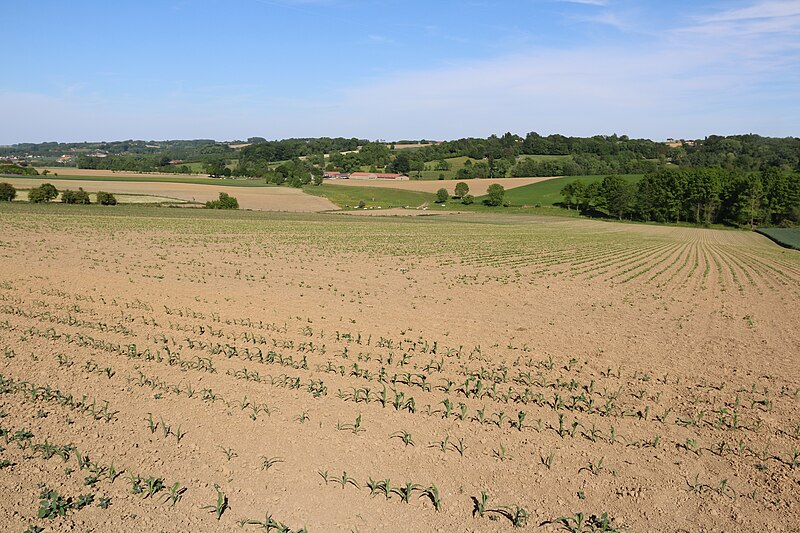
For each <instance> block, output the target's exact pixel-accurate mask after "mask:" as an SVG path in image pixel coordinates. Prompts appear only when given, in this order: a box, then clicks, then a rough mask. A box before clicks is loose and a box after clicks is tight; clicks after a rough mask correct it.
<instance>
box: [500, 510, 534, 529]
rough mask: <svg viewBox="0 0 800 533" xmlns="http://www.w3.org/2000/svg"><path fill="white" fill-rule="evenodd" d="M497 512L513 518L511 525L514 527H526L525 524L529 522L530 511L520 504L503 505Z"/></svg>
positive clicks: (510, 518)
mask: <svg viewBox="0 0 800 533" xmlns="http://www.w3.org/2000/svg"><path fill="white" fill-rule="evenodd" d="M496 512H498V513H499V514H502V515H503V516H505V517H506V518H508V519H509V520H511V525H513V526H514V527H525V524H527V523H528V511H526V510H525V509H524V508H523V507H520V506H519V505H514V506H513V507H501V508H500V509H497V510H496Z"/></svg>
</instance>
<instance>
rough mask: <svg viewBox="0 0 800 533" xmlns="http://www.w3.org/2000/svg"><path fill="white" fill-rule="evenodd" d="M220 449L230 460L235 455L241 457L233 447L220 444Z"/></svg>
mask: <svg viewBox="0 0 800 533" xmlns="http://www.w3.org/2000/svg"><path fill="white" fill-rule="evenodd" d="M219 449H220V450H222V453H224V454H225V458H226V459H227V460H228V462H230V460H231V459H233V458H234V457H239V454H238V453H236V452H235V451H233V448H225V447H223V446H219Z"/></svg>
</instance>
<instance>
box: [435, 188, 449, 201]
mask: <svg viewBox="0 0 800 533" xmlns="http://www.w3.org/2000/svg"><path fill="white" fill-rule="evenodd" d="M448 198H450V193H448V192H447V189H445V188H441V189H439V190H438V191H436V203H439V204H443V203H445V202H446V201H447V199H448Z"/></svg>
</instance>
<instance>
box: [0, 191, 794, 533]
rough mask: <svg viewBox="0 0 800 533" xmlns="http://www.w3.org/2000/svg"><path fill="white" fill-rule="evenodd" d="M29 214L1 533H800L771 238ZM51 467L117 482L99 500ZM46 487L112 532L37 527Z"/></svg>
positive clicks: (0, 218) (785, 332)
mask: <svg viewBox="0 0 800 533" xmlns="http://www.w3.org/2000/svg"><path fill="white" fill-rule="evenodd" d="M27 209H28V210H27V211H26V210H23V209H22V208H16V207H15V209H14V210H5V211H4V210H2V209H0V264H2V265H3V268H2V269H1V270H0V375H2V376H3V383H2V384H0V412H2V413H3V418H0V427H2V428H3V430H4V431H5V432H6V433H5V434H6V441H7V442H3V440H2V438H0V444H2V445H3V448H4V450H3V451H0V461H2V460H4V459H6V460H8V461H9V463H10V464H8V465H6V466H4V467H3V468H2V469H0V480H2V482H0V524H2V527H0V529H3V530H4V531H23V530H24V529H25V528H26V527H28V525H29V524H32V523H35V524H39V525H41V526H44V527H47V528H48V530H54V531H67V530H75V531H87V530H93V531H131V532H133V531H137V532H138V531H161V530H165V531H242V529H240V527H239V521H241V520H248V519H260V520H264V519H265V516H266V515H272V517H273V519H276V520H279V521H281V522H284V523H286V524H287V525H288V526H290V527H292V528H293V529H298V528H300V527H302V526H308V530H309V531H312V532H319V531H325V532H329V531H479V532H496V531H516V529H515V528H513V527H512V523H511V520H510V519H509V512H510V511H509V508H510V509H511V511H513V508H514V506H516V505H519V506H520V507H522V508H524V509H525V510H526V512H527V514H528V515H529V518H528V520H527V525H526V526H525V529H523V531H524V530H529V531H545V532H552V531H557V530H563V529H561V528H560V526H559V525H558V524H550V525H541V526H540V524H542V523H543V522H546V521H550V520H554V519H557V518H559V517H574V516H575V513H578V512H581V513H584V514H585V516H586V517H589V516H590V515H596V516H597V517H600V516H601V515H602V513H604V512H607V513H608V515H609V516H610V517H612V518H613V519H614V522H613V523H614V524H616V525H619V526H624V527H625V530H626V531H638V532H676V531H709V532H711V531H717V532H722V531H737V532H763V531H797V509H798V506H800V485H799V484H800V465H798V466H793V465H792V462H793V460H794V459H793V455H792V454H793V452H792V450H793V449H794V450H796V449H799V448H800V428H799V427H798V424H800V360H798V354H800V315H798V313H797V309H798V302H800V254H798V253H797V252H794V251H790V250H783V249H780V248H778V247H777V246H775V245H773V244H772V243H770V242H769V241H768V240H767V239H765V238H763V237H761V236H759V235H756V234H753V233H746V232H734V231H717V230H701V229H688V228H670V227H653V226H641V225H624V224H613V223H602V222H592V221H585V220H573V219H554V218H522V217H509V218H506V219H494V218H491V217H482V216H474V215H473V216H466V215H465V216H461V217H429V218H424V217H423V218H408V219H405V218H359V217H342V216H331V215H266V214H259V215H253V214H247V213H243V214H224V217H223V216H222V215H223V214H220V213H208V212H204V211H201V212H197V213H186V212H184V211H179V212H175V211H178V210H166V209H161V210H159V209H151V210H144V209H143V210H142V213H144V214H145V215H146V216H138V215H135V214H130V215H120V214H113V213H118V212H109V213H112V214H108V215H106V214H102V213H103V211H102V210H99V209H90V208H85V209H84V208H79V209H76V210H70V208H69V207H68V206H50V207H47V206H45V207H36V206H31V207H28V208H27ZM259 217H260V218H259ZM3 354H4V355H3ZM9 380H13V383H12V382H10V381H9ZM23 381H24V382H27V384H22V383H21V382H23ZM36 387H49V389H45V388H36ZM384 387H385V390H386V398H387V400H386V401H385V404H384V400H383V399H382V394H383V390H384ZM55 390H58V391H60V396H59V395H57V394H56V393H55V392H54V391H55ZM66 395H72V396H71V398H72V402H73V403H74V402H76V401H78V400H79V399H80V398H82V397H83V396H84V395H86V399H84V400H83V402H82V403H83V405H88V406H89V407H70V405H69V403H70V402H69V401H67V400H65V399H64V398H65V396H66ZM412 398H413V401H411V400H412ZM106 401H107V402H108V408H107V410H103V406H104V405H105V404H104V402H106ZM93 402H96V403H93ZM393 404H396V405H397V407H398V408H397V409H396V408H395V407H394V405H393ZM92 405H94V414H93V412H92V407H91V406H92ZM461 405H463V407H461ZM450 406H452V407H450ZM462 409H463V416H462ZM521 411H523V412H524V413H525V418H524V420H523V423H522V426H521V427H520V426H519V424H518V423H517V421H518V420H519V418H518V413H519V412H521ZM151 415H152V420H153V423H154V424H158V427H155V428H154V431H153V432H151V430H150V429H149V422H148V421H147V420H148V419H150V418H151ZM106 418H109V419H110V420H108V421H106V420H105V419H106ZM462 418H463V419H462ZM576 422H577V424H576ZM164 424H166V425H167V426H169V428H170V429H169V431H167V432H165V431H164V427H165V426H164ZM23 430H29V431H30V432H31V433H32V437H30V438H29V439H27V438H26V436H25V433H17V432H18V431H23ZM402 431H406V432H408V433H409V434H410V436H411V438H412V439H413V442H414V445H411V444H409V445H404V443H403V440H402V438H401V434H400V433H398V432H402ZM184 433H185V434H184ZM181 434H183V436H181V437H180V438H179V437H178V435H181ZM15 435H16V436H15ZM45 439H47V441H48V443H54V444H57V445H63V444H67V443H72V444H74V445H75V446H76V447H77V449H78V450H79V451H80V452H81V454H82V456H84V455H86V454H88V456H89V457H90V459H91V461H92V463H93V464H94V465H100V466H101V467H107V466H108V465H109V464H111V463H112V461H113V463H114V465H115V466H116V468H118V469H119V468H124V469H125V472H124V473H123V474H122V475H121V476H120V477H119V478H118V479H116V480H115V481H114V482H111V481H110V480H109V479H108V477H109V476H108V472H107V470H106V471H103V470H102V468H100V469H98V468H96V467H95V470H98V471H99V474H97V475H96V477H97V478H98V481H97V482H96V483H94V484H93V486H87V485H86V481H85V479H86V478H87V477H91V476H93V475H94V474H92V473H91V472H90V471H89V470H81V469H80V468H79V466H78V463H77V461H76V458H75V453H74V452H73V453H71V454H70V456H69V458H68V460H67V461H66V462H64V461H62V459H61V458H59V457H58V456H53V457H52V458H50V459H45V458H44V457H43V456H44V455H46V454H47V451H46V450H47V449H46V448H45V447H43V446H42V445H43V444H44V442H45ZM265 458H266V459H278V460H276V461H275V462H274V463H272V464H271V466H270V467H269V468H266V467H265ZM267 462H268V463H271V462H270V461H267ZM325 473H327V474H325ZM323 474H325V475H326V476H327V478H328V480H327V481H326V480H325V479H324V477H323ZM131 475H134V476H135V475H139V476H141V477H142V478H148V477H162V478H164V482H165V484H166V485H168V486H171V485H172V484H173V483H175V482H178V483H180V485H181V486H184V487H186V488H187V489H188V490H187V491H186V492H185V494H184V495H183V497H182V499H181V500H180V501H178V502H177V503H176V505H175V506H174V508H173V507H171V505H170V503H169V502H168V501H166V502H164V498H163V497H164V496H165V495H166V494H167V491H166V490H159V491H158V492H157V493H156V494H155V495H154V496H152V497H149V498H145V497H143V494H142V493H139V494H134V493H132V490H131V489H132V487H133V486H134V485H135V483H132V481H131V480H130V477H131ZM350 479H352V481H353V482H352V483H351V482H350V481H349V480H350ZM370 479H373V480H384V479H386V480H389V485H390V487H391V488H393V489H396V490H395V491H394V492H390V495H389V496H390V497H389V498H388V499H387V497H386V496H384V495H383V494H382V493H380V494H375V495H370V489H369V487H368V482H369V480H370ZM90 481H91V480H90ZM134 481H135V478H134ZM342 481H343V483H344V486H342V485H341V484H340V482H342ZM406 482H411V483H414V484H419V485H420V488H425V487H429V486H431V485H435V486H436V487H437V488H438V492H439V495H440V497H441V502H442V507H441V510H440V511H439V512H437V511H436V510H435V509H434V508H433V505H432V502H431V499H430V498H428V497H426V496H425V495H424V494H423V493H422V492H421V491H420V490H413V491H412V492H413V494H412V495H411V497H410V498H409V501H408V503H404V502H403V501H402V498H401V494H402V492H403V491H402V490H401V487H402V486H404V485H405V483H406ZM38 483H43V484H45V485H46V486H47V487H49V488H54V489H56V490H57V491H58V492H59V493H60V494H62V495H64V496H71V497H73V498H76V497H77V496H78V495H79V494H87V493H91V494H95V495H96V499H99V498H100V497H101V496H106V497H110V498H111V505H110V507H108V509H101V508H98V507H97V506H96V504H92V505H91V506H89V507H87V508H85V509H82V510H72V511H70V512H69V513H68V514H67V516H66V517H61V518H57V519H55V520H53V521H50V520H47V519H37V518H36V513H37V510H38V508H39V498H38V496H39V493H40V489H39V488H37V484H38ZM143 484H144V483H141V485H143ZM214 484H218V485H219V487H220V490H221V491H222V492H223V493H224V494H225V495H226V496H227V498H228V501H229V509H227V510H226V511H225V512H224V514H223V515H222V516H221V518H220V519H219V520H217V519H216V518H215V517H214V515H213V514H212V513H210V512H209V511H208V510H205V509H203V507H204V506H208V505H212V504H214V503H215V502H216V498H217V496H216V492H215V490H214ZM412 488H413V487H412ZM481 491H486V492H487V493H488V495H489V500H488V506H487V507H488V509H489V510H487V511H486V513H485V515H484V516H483V517H481V516H479V513H476V514H475V515H473V511H474V507H475V506H474V503H473V500H472V499H471V498H472V497H475V498H478V499H480V495H481ZM144 494H146V489H145V490H144ZM162 502H163V503H162ZM257 530H258V529H257V527H256V526H253V525H246V526H245V527H244V531H257ZM261 530H264V528H263V527H262V528H261Z"/></svg>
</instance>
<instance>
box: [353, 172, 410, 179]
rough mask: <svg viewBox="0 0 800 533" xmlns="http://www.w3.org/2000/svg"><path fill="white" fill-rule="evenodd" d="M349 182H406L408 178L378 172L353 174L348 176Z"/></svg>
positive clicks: (401, 175)
mask: <svg viewBox="0 0 800 533" xmlns="http://www.w3.org/2000/svg"><path fill="white" fill-rule="evenodd" d="M350 179H351V180H398V181H404V180H408V176H405V175H403V174H382V173H379V172H353V173H352V174H350Z"/></svg>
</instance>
